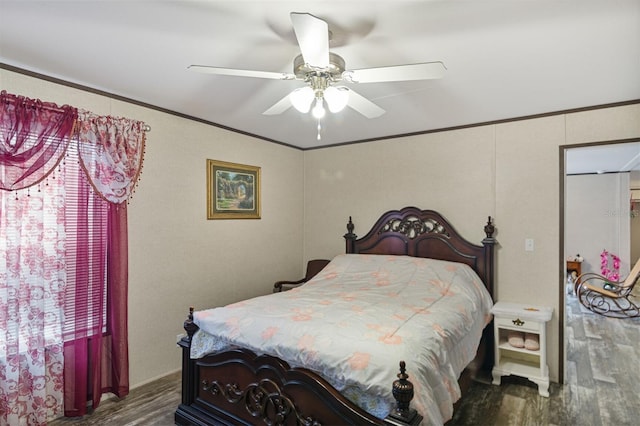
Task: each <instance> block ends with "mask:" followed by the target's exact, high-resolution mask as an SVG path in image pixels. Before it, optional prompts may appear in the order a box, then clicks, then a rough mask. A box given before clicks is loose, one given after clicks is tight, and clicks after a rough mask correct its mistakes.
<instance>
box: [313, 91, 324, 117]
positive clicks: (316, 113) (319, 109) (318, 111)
mask: <svg viewBox="0 0 640 426" xmlns="http://www.w3.org/2000/svg"><path fill="white" fill-rule="evenodd" d="M325 114H326V111H325V110H324V106H323V105H322V97H320V96H319V97H317V98H316V104H315V105H314V107H313V109H312V110H311V115H313V117H314V118H316V119H318V120H320V119H321V118H323V117H324V115H325Z"/></svg>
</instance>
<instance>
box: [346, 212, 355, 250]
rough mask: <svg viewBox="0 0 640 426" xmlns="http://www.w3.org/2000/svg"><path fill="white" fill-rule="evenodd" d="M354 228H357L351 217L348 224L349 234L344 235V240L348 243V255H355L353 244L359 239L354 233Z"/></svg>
mask: <svg viewBox="0 0 640 426" xmlns="http://www.w3.org/2000/svg"><path fill="white" fill-rule="evenodd" d="M354 228H355V226H354V225H353V222H352V221H351V216H349V222H347V233H346V234H344V239H345V240H346V242H347V249H346V253H353V250H354V245H353V243H354V241H355V240H356V239H357V238H358V236H357V235H356V234H354V233H353V229H354Z"/></svg>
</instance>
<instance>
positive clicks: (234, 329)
mask: <svg viewBox="0 0 640 426" xmlns="http://www.w3.org/2000/svg"><path fill="white" fill-rule="evenodd" d="M492 306H493V303H492V299H491V296H490V295H489V293H488V292H487V290H486V288H485V286H484V285H483V283H482V282H481V280H480V278H479V277H478V276H477V274H476V273H475V272H474V271H473V270H472V269H471V268H470V267H468V266H467V265H464V264H460V263H454V262H446V261H440V260H434V259H423V258H415V257H409V256H388V255H362V254H344V255H339V256H336V257H335V258H334V259H333V260H332V261H331V262H330V263H329V264H328V265H327V266H326V267H325V268H324V269H323V270H322V271H321V272H320V273H319V274H318V275H316V276H315V277H314V278H313V279H312V280H310V281H308V282H307V283H306V284H304V285H302V286H300V287H297V288H294V289H292V290H290V291H286V292H282V293H274V294H269V295H266V296H260V297H256V298H253V299H249V300H244V301H241V302H238V303H234V304H231V305H228V306H225V307H219V308H213V309H207V310H203V311H197V312H195V313H194V322H195V323H196V324H197V325H198V326H199V327H200V330H199V331H198V332H197V333H196V334H195V335H194V337H193V340H192V344H191V357H192V358H200V357H202V356H204V355H206V354H209V353H215V352H218V351H224V350H226V349H228V348H230V347H232V346H240V347H244V348H247V349H250V350H252V351H254V352H256V353H257V354H268V355H272V356H275V357H278V358H280V359H283V360H285V361H287V362H288V363H289V365H291V366H292V367H305V368H307V369H310V370H312V371H315V372H316V373H318V374H319V375H321V376H322V377H324V378H325V379H326V380H327V381H328V382H329V383H330V384H331V385H332V386H334V387H335V388H336V389H337V390H338V391H340V392H341V393H342V394H343V395H345V396H346V397H347V398H349V399H350V400H351V401H352V402H354V403H355V404H357V405H358V406H360V407H361V408H363V409H364V410H366V411H367V412H369V413H370V414H372V415H374V416H376V417H379V418H384V417H385V416H386V415H387V414H388V413H389V412H390V410H391V409H393V407H394V406H395V401H394V399H393V396H392V394H391V386H392V383H393V381H394V380H396V375H397V373H398V363H399V361H400V360H404V361H405V362H406V365H407V373H408V374H409V380H410V381H411V382H412V383H413V385H414V394H415V396H414V399H413V401H412V407H413V408H415V409H416V410H418V412H420V413H421V414H422V415H423V416H424V417H425V421H424V423H425V424H442V423H444V422H445V421H447V420H448V419H450V418H451V416H452V414H453V403H454V402H455V401H457V400H458V399H459V398H460V388H459V386H458V383H457V379H458V377H459V376H460V373H461V372H462V371H463V369H464V368H465V367H466V366H467V364H468V363H469V362H470V361H471V360H472V359H473V358H474V357H475V354H476V351H477V348H478V344H479V342H480V338H481V335H482V330H483V329H484V327H485V326H486V325H487V324H488V322H489V321H490V319H491V313H490V312H491V308H492Z"/></svg>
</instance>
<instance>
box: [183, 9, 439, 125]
mask: <svg viewBox="0 0 640 426" xmlns="http://www.w3.org/2000/svg"><path fill="white" fill-rule="evenodd" d="M291 21H292V23H293V30H294V33H295V36H296V39H297V40H298V45H299V46H300V51H301V53H302V54H301V55H298V56H297V57H296V58H295V59H294V60H293V73H292V74H289V73H282V72H270V71H254V70H242V69H233V68H221V67H212V66H206V65H190V66H189V67H188V68H189V69H190V70H193V71H198V72H203V73H209V74H218V75H230V76H237V77H255V78H266V79H275V80H301V81H304V82H305V83H307V85H306V86H304V87H302V88H298V89H295V90H294V91H292V92H291V93H290V94H288V95H287V96H285V97H284V98H282V99H281V100H279V101H278V102H276V103H275V104H274V105H273V106H272V107H270V108H269V109H267V110H266V111H264V112H263V114H265V115H276V114H281V113H283V112H284V111H286V110H287V109H289V108H290V107H291V106H293V107H294V108H296V109H297V110H298V111H300V112H303V113H307V112H309V111H310V110H311V112H312V114H313V116H314V117H315V118H317V119H318V120H320V119H321V118H322V117H323V116H324V115H325V113H326V111H325V109H324V104H325V103H326V105H327V107H328V109H329V111H331V112H333V113H335V112H339V111H341V110H342V109H344V108H345V107H346V106H349V107H351V108H353V109H354V110H356V111H357V112H359V113H360V114H362V115H364V116H365V117H367V118H376V117H379V116H381V115H382V114H384V113H385V111H384V110H383V109H382V108H380V107H379V106H378V105H376V104H375V103H373V102H371V101H370V100H368V99H367V98H365V97H364V96H362V95H360V94H358V93H357V92H356V91H354V90H353V89H351V88H349V87H347V86H344V85H338V84H339V83H340V82H347V83H377V82H390V81H409V80H427V79H436V78H441V77H442V76H443V75H444V72H445V70H446V68H445V66H444V64H443V63H442V62H423V63H416V64H405V65H395V66H385V67H377V68H363V69H357V70H347V69H346V68H345V62H344V59H342V58H341V57H340V56H338V55H336V54H335V53H332V52H330V51H329V39H330V31H329V25H328V24H327V22H325V21H323V20H322V19H319V18H317V17H315V16H313V15H311V14H309V13H297V12H292V13H291ZM312 105H313V108H312Z"/></svg>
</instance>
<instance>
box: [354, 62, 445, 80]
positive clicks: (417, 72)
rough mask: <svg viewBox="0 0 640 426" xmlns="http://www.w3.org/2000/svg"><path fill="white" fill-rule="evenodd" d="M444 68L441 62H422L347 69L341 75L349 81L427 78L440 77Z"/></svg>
mask: <svg viewBox="0 0 640 426" xmlns="http://www.w3.org/2000/svg"><path fill="white" fill-rule="evenodd" d="M446 69H447V68H446V67H445V66H444V64H443V63H442V62H423V63H419V64H408V65H394V66H390V67H378V68H362V69H359V70H347V71H345V72H344V73H343V74H342V77H343V78H344V79H345V80H347V81H349V82H351V83H377V82H383V81H410V80H429V79H435V78H442V77H443V76H444V73H445V71H446Z"/></svg>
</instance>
